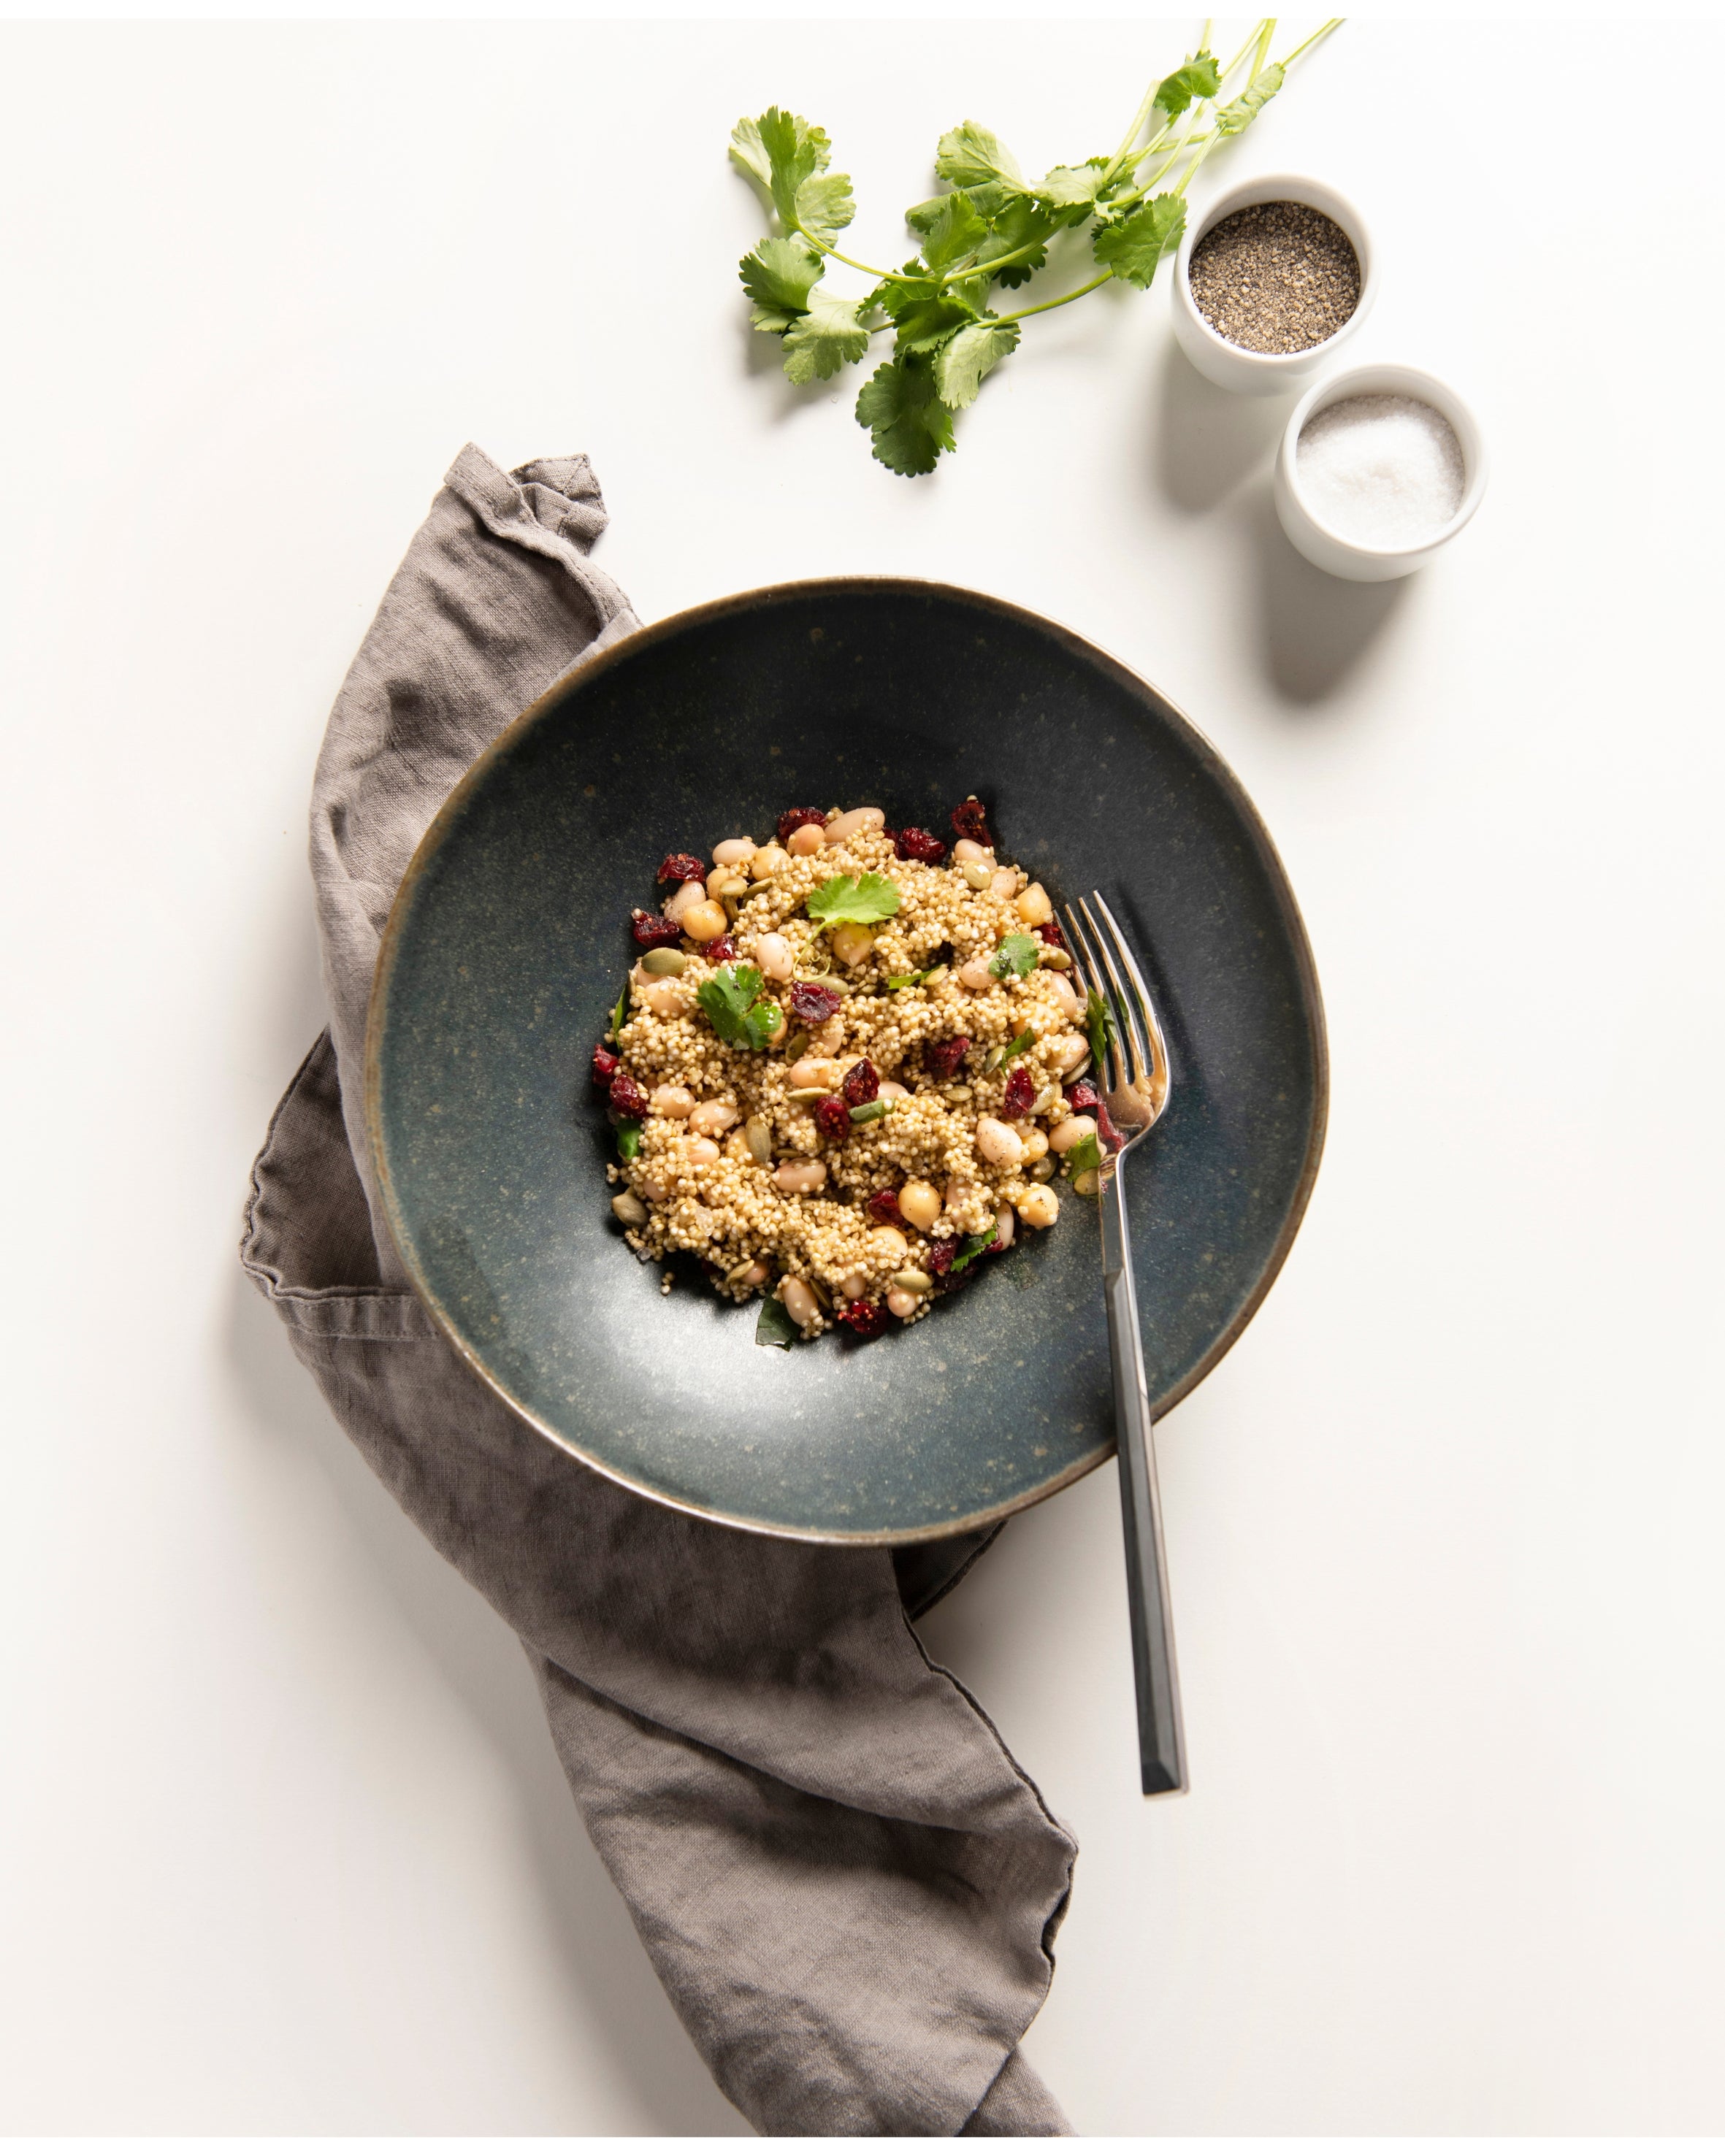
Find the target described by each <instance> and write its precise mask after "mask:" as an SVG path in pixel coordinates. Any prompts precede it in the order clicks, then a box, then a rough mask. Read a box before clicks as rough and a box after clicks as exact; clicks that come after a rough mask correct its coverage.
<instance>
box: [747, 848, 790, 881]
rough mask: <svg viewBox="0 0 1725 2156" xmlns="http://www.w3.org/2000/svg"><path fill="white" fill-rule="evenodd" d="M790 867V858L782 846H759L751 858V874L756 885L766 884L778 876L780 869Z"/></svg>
mask: <svg viewBox="0 0 1725 2156" xmlns="http://www.w3.org/2000/svg"><path fill="white" fill-rule="evenodd" d="M789 867H790V855H789V854H787V853H786V852H785V849H784V848H783V847H782V846H775V845H771V844H768V845H765V846H757V847H756V848H755V850H754V853H753V855H751V856H750V858H749V876H750V878H751V880H753V881H754V882H755V883H765V881H766V880H767V878H768V877H769V876H775V875H777V874H778V873H779V871H780V869H785V868H789Z"/></svg>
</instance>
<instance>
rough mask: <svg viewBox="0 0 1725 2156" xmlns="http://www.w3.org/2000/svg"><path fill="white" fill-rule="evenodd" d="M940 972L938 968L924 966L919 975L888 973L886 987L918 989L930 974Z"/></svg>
mask: <svg viewBox="0 0 1725 2156" xmlns="http://www.w3.org/2000/svg"><path fill="white" fill-rule="evenodd" d="M939 972H940V968H939V967H938V966H924V968H923V970H922V971H921V973H888V976H887V986H888V988H920V987H921V986H922V984H923V983H924V981H925V980H927V979H928V978H929V974H930V973H939Z"/></svg>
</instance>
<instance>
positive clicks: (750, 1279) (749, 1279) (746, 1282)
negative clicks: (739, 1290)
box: [742, 1258, 767, 1287]
mask: <svg viewBox="0 0 1725 2156" xmlns="http://www.w3.org/2000/svg"><path fill="white" fill-rule="evenodd" d="M766 1276H767V1268H766V1266H765V1265H764V1264H763V1263H762V1261H761V1260H760V1259H759V1258H757V1259H756V1260H755V1261H754V1264H753V1265H750V1267H749V1270H748V1271H747V1272H746V1273H744V1276H743V1280H742V1285H743V1286H744V1287H759V1286H760V1284H761V1282H762V1281H764V1280H765V1278H766Z"/></svg>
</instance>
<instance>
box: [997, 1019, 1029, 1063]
mask: <svg viewBox="0 0 1725 2156" xmlns="http://www.w3.org/2000/svg"><path fill="white" fill-rule="evenodd" d="M1035 1046H1036V1028H1035V1027H1034V1026H1033V1025H1027V1026H1026V1027H1025V1029H1024V1030H1023V1032H1022V1033H1021V1034H1019V1036H1018V1038H1017V1039H1016V1040H1011V1041H1008V1042H1007V1050H1006V1053H1005V1054H1004V1055H1002V1057H1001V1061H1002V1063H1010V1062H1011V1061H1012V1058H1013V1057H1014V1056H1015V1055H1029V1053H1030V1051H1031V1050H1032V1048H1034V1047H1035Z"/></svg>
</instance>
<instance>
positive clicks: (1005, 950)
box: [988, 931, 1042, 981]
mask: <svg viewBox="0 0 1725 2156" xmlns="http://www.w3.org/2000/svg"><path fill="white" fill-rule="evenodd" d="M1041 955H1042V945H1041V944H1040V943H1038V942H1037V940H1036V938H1035V937H1034V936H1025V935H1022V934H1020V933H1018V932H1016V931H1015V932H1014V933H1013V934H1012V935H1011V936H1003V937H1002V938H1001V941H1000V946H999V947H998V949H997V950H996V952H995V954H994V956H993V957H991V959H990V960H989V962H988V970H989V972H990V973H992V974H993V976H994V978H995V979H996V980H997V981H1004V980H1005V979H1007V978H1008V976H1009V975H1015V976H1016V977H1017V978H1018V979H1019V980H1021V981H1022V979H1023V978H1024V976H1025V975H1026V974H1027V973H1034V972H1035V971H1036V968H1037V961H1038V958H1039V957H1041Z"/></svg>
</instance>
